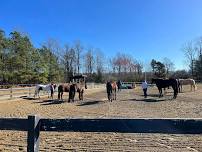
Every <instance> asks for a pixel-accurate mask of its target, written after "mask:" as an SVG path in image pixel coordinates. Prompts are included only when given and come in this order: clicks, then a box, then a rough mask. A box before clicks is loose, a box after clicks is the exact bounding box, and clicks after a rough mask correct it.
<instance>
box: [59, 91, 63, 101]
mask: <svg viewBox="0 0 202 152" xmlns="http://www.w3.org/2000/svg"><path fill="white" fill-rule="evenodd" d="M62 96H63V91H62V92H60V99H61V100H63V98H62Z"/></svg>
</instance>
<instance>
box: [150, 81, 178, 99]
mask: <svg viewBox="0 0 202 152" xmlns="http://www.w3.org/2000/svg"><path fill="white" fill-rule="evenodd" d="M154 82H155V83H156V86H157V88H158V90H159V98H160V97H162V96H163V95H162V88H164V89H165V88H168V87H169V86H171V87H172V88H173V91H174V94H173V99H176V98H177V94H178V81H177V80H176V79H165V80H164V79H152V82H151V83H154Z"/></svg>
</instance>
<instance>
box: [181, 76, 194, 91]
mask: <svg viewBox="0 0 202 152" xmlns="http://www.w3.org/2000/svg"><path fill="white" fill-rule="evenodd" d="M182 85H190V87H191V91H192V88H194V91H195V90H196V89H197V87H196V83H195V81H194V79H179V92H182Z"/></svg>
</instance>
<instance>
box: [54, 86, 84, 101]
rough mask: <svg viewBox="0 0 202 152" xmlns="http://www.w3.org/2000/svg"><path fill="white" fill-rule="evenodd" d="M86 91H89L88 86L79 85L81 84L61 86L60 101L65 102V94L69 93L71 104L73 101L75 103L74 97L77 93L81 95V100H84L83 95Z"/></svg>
mask: <svg viewBox="0 0 202 152" xmlns="http://www.w3.org/2000/svg"><path fill="white" fill-rule="evenodd" d="M84 89H87V85H86V83H85V84H79V83H65V84H61V85H59V87H58V99H59V100H60V99H61V100H63V98H62V96H63V92H69V100H68V101H69V102H70V101H71V100H72V101H74V97H75V94H76V92H78V93H79V100H83V93H84Z"/></svg>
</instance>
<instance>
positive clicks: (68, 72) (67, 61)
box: [62, 45, 76, 82]
mask: <svg viewBox="0 0 202 152" xmlns="http://www.w3.org/2000/svg"><path fill="white" fill-rule="evenodd" d="M75 56H76V55H75V51H74V49H73V48H71V47H69V45H65V51H64V55H63V58H62V63H63V65H64V74H65V81H66V82H68V81H69V77H70V76H73V75H74V69H75V68H76V67H75V65H76V64H75V62H76V60H75Z"/></svg>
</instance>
